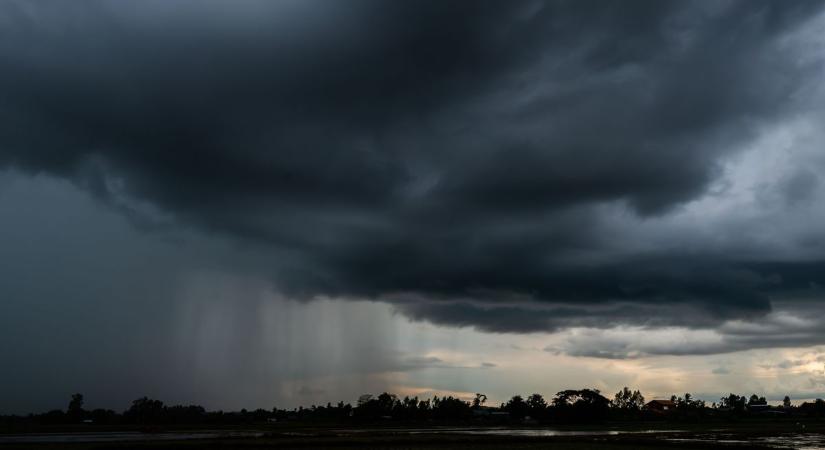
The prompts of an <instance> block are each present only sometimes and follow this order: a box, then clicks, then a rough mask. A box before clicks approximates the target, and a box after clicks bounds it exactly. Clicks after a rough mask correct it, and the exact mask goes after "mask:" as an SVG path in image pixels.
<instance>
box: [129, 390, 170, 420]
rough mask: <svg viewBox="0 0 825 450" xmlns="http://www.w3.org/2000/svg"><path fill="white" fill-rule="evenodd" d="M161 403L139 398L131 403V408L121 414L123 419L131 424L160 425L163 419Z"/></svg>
mask: <svg viewBox="0 0 825 450" xmlns="http://www.w3.org/2000/svg"><path fill="white" fill-rule="evenodd" d="M164 412H165V411H164V407H163V402H162V401H160V400H152V399H150V398H148V397H141V398H139V399H137V400H135V401H133V402H132V406H131V407H129V409H128V410H126V412H125V413H123V417H124V418H125V419H126V420H127V421H129V422H133V423H139V424H147V423H160V422H161V421H163V419H164Z"/></svg>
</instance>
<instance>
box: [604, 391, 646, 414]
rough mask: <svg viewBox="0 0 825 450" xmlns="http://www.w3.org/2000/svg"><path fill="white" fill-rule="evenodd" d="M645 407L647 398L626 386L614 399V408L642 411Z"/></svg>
mask: <svg viewBox="0 0 825 450" xmlns="http://www.w3.org/2000/svg"><path fill="white" fill-rule="evenodd" d="M644 405H645V398H644V396H643V395H642V393H641V392H639V391H638V390H636V391H631V390H630V389H629V388H628V387H627V386H625V387H624V388H623V389H622V390H621V391H619V392H617V393H616V395H615V396H614V397H613V403H612V406H613V407H614V408H616V409H620V410H624V411H641V409H642V407H643V406H644Z"/></svg>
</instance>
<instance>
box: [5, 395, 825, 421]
mask: <svg viewBox="0 0 825 450" xmlns="http://www.w3.org/2000/svg"><path fill="white" fill-rule="evenodd" d="M654 403H656V402H654ZM659 403H661V404H664V405H665V407H664V408H665V409H657V408H652V407H650V406H649V405H648V404H647V403H646V402H645V398H644V396H643V395H642V394H641V393H640V392H639V391H638V390H631V389H629V388H627V387H625V388H623V389H622V390H620V391H619V392H617V393H616V394H615V395H614V396H613V398H612V399H608V398H607V397H605V396H603V395H602V394H601V392H600V391H599V390H598V389H578V390H574V389H570V390H563V391H560V392H558V393H556V394H555V395H554V396H553V397H552V398H550V399H549V400H546V399H545V398H544V396H542V395H541V394H531V395H529V396H521V395H515V396H513V397H512V398H510V400H508V401H507V402H505V403H501V404H500V405H498V406H492V405H488V404H487V396H486V395H484V394H481V393H478V394H476V395H475V398H473V399H472V400H470V401H467V400H463V399H459V398H456V397H453V396H442V397H439V396H435V397H433V398H431V399H419V398H418V397H409V396H406V397H403V398H400V397H398V396H396V395H394V394H390V393H386V392H385V393H382V394H380V395H377V396H373V395H363V396H361V398H359V400H358V402H357V403H356V404H355V405H354V406H353V405H352V404H350V403H344V402H339V403H337V404H335V405H333V404H331V403H327V404H326V405H312V406H310V407H307V408H304V407H299V408H294V409H291V410H287V409H279V408H277V407H276V408H272V409H271V410H267V409H256V410H253V411H248V410H246V409H242V410H240V411H233V412H225V411H207V410H206V409H205V408H204V407H202V406H199V405H171V406H170V405H165V404H164V403H163V402H162V401H160V400H154V399H150V398H148V397H141V398H139V399H136V400H134V401H133V402H132V404H131V405H130V406H129V408H128V409H126V410H125V411H123V412H121V413H118V412H116V411H113V410H109V409H93V410H87V409H85V408H84V406H85V404H84V398H83V395H81V394H74V395H73V396H72V397H71V399H70V401H69V404H68V407H67V409H66V410H65V411H64V410H53V411H49V412H46V413H42V414H29V415H27V416H16V415H10V416H0V424H3V425H7V426H8V425H12V426H13V425H27V424H35V425H38V424H39V425H59V424H81V423H89V424H100V425H175V424H205V425H209V424H215V425H233V424H254V423H277V422H288V421H320V422H324V421H326V422H338V423H344V422H352V423H376V422H421V423H436V424H440V423H445V424H449V423H466V422H471V421H472V422H495V423H501V422H506V423H535V424H540V423H598V422H604V421H608V420H610V421H643V420H674V421H679V420H684V421H701V420H726V419H728V420H729V419H735V420H738V419H741V418H745V417H759V416H762V415H765V413H772V414H771V417H777V416H778V415H787V416H793V417H799V416H812V417H825V401H823V400H822V399H818V400H816V401H815V402H813V403H805V404H803V405H801V406H799V407H795V406H793V405H792V404H791V401H790V398H788V397H787V396H786V397H785V399H784V402H783V404H782V406H776V407H771V406H769V405H768V402H767V401H766V400H765V397H760V396H758V395H756V394H753V395H751V396H750V397H746V396H740V395H736V394H729V395H727V396H724V397H721V398H720V399H719V402H712V403H711V404H710V405H708V404H707V403H706V402H705V401H704V400H698V399H695V398H694V397H693V396H692V395H691V394H690V393H686V394H684V396H678V397H677V396H675V395H674V396H672V397H671V398H670V399H669V400H665V401H663V402H661V401H660V402H659Z"/></svg>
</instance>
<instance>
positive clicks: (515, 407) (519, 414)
mask: <svg viewBox="0 0 825 450" xmlns="http://www.w3.org/2000/svg"><path fill="white" fill-rule="evenodd" d="M502 409H504V410H505V411H507V412H508V413H510V417H512V418H513V419H517V420H521V419H523V418H524V417H525V416H526V415H527V413H528V411H529V410H530V407H529V406H527V402H525V401H524V398H523V397H522V396H520V395H514V396H513V397H512V398H511V399H510V401H508V402H507V404H506V405H504V408H502Z"/></svg>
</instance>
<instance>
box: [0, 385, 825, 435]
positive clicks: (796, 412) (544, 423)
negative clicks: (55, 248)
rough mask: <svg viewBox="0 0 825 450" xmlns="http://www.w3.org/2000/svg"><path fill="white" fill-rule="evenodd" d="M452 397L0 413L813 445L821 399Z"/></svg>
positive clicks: (174, 426) (152, 430) (223, 430)
mask: <svg viewBox="0 0 825 450" xmlns="http://www.w3.org/2000/svg"><path fill="white" fill-rule="evenodd" d="M485 403H486V396H485V395H484V394H476V396H475V398H474V399H473V400H472V401H469V402H468V401H464V400H461V399H458V398H453V397H434V398H432V399H426V400H419V399H418V398H417V397H413V398H410V397H404V398H403V399H399V398H398V397H396V396H395V395H392V394H389V393H383V394H381V395H378V396H376V397H373V396H372V395H368V394H365V395H363V396H361V398H360V399H359V401H358V403H357V404H356V405H355V406H353V405H351V404H349V403H347V404H345V403H343V402H339V403H338V404H337V405H332V404H327V405H326V406H323V405H321V406H316V405H312V406H311V407H308V408H304V407H300V408H296V409H293V410H283V409H278V408H272V409H271V410H264V409H257V410H254V411H247V410H246V409H243V410H241V411H234V412H225V411H206V410H205V409H204V408H203V407H201V406H196V405H189V406H183V405H174V406H167V405H164V404H163V402H161V401H159V400H152V399H149V398H146V397H143V398H140V399H137V400H135V401H134V402H132V405H131V406H130V407H129V408H128V409H127V410H125V411H124V412H122V413H118V412H115V411H112V410H104V409H95V410H86V409H84V408H83V396H82V395H81V394H75V395H74V396H72V399H71V401H70V403H69V406H68V408H67V409H66V410H65V411H64V410H54V411H50V412H47V413H43V414H32V415H28V416H2V417H0V444H3V445H4V446H8V447H9V448H64V447H65V448H106V447H108V446H112V445H117V446H118V447H119V448H179V446H180V447H182V448H233V447H239V448H336V447H370V448H394V447H405V448H471V447H489V448H497V447H501V446H507V447H508V448H545V447H547V446H552V447H553V448H582V449H584V448H587V449H590V448H593V449H599V448H615V447H628V446H632V447H634V448H670V447H672V448H687V449H691V448H717V447H719V448H727V447H740V448H741V447H743V446H747V447H748V448H811V449H813V448H820V446H825V401H824V400H822V399H817V400H816V401H814V402H805V403H802V404H800V405H792V404H791V402H790V400H789V399H786V400H785V402H784V403H783V404H782V405H779V406H771V405H768V404H767V402H766V400H765V398H764V397H759V396H758V395H756V394H753V395H751V396H750V397H745V396H739V395H736V394H730V395H728V396H726V397H721V398H720V399H719V402H718V403H716V402H714V403H712V404H711V405H707V404H706V403H705V402H704V401H702V400H693V399H692V398H691V395H690V394H689V393H687V394H685V395H684V397H676V396H673V397H672V398H671V399H666V400H651V401H649V402H645V399H644V397H643V396H642V395H641V393H640V392H639V391H631V390H630V389H628V388H626V387H625V388H624V389H622V390H621V391H619V392H617V393H616V394H615V396H614V397H613V399H608V398H606V397H604V396H602V395H601V394H600V392H599V391H598V390H592V389H582V390H566V391H561V392H559V393H557V394H556V395H555V396H554V397H553V398H552V399H551V400H550V402H547V401H546V400H545V399H544V397H543V396H542V395H541V394H532V395H530V396H528V397H526V398H523V397H522V396H519V395H516V396H513V397H512V398H511V399H510V400H509V401H508V402H506V403H502V404H501V405H499V406H488V405H485Z"/></svg>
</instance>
